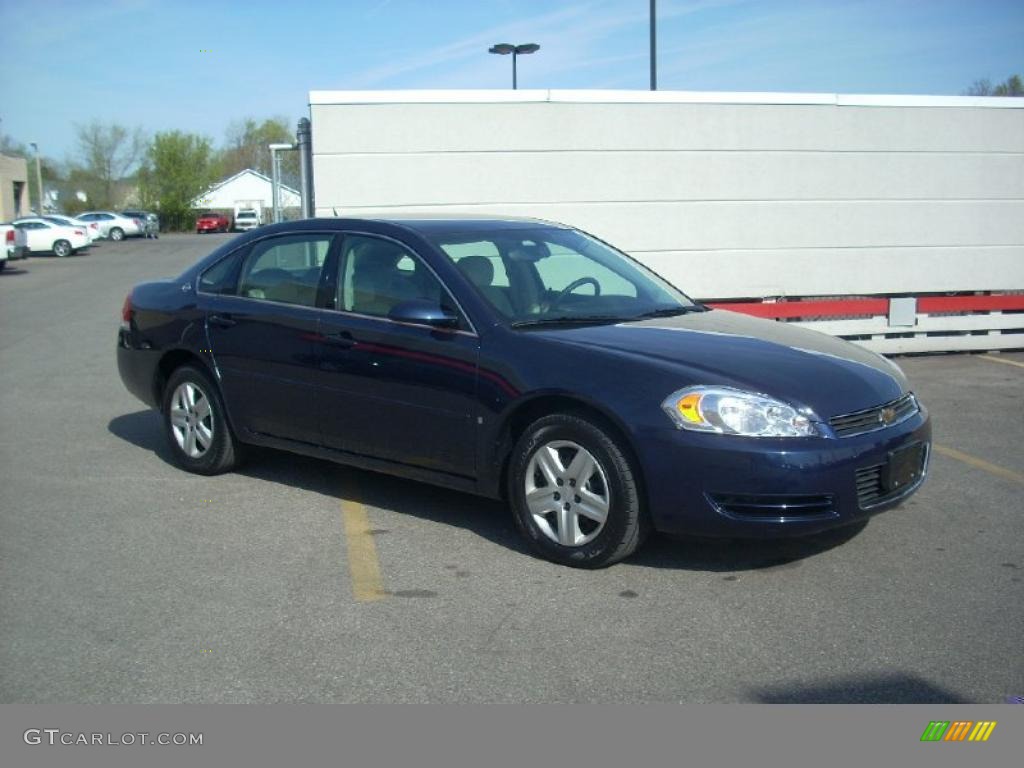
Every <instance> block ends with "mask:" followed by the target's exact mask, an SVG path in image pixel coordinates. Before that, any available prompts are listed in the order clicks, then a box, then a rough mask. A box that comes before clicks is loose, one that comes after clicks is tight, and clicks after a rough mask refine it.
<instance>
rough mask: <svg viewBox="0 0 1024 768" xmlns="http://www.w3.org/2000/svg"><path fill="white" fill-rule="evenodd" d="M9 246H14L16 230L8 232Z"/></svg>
mask: <svg viewBox="0 0 1024 768" xmlns="http://www.w3.org/2000/svg"><path fill="white" fill-rule="evenodd" d="M7 244H8V245H14V230H13V229H8V230H7Z"/></svg>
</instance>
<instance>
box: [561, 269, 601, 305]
mask: <svg viewBox="0 0 1024 768" xmlns="http://www.w3.org/2000/svg"><path fill="white" fill-rule="evenodd" d="M588 283H589V284H590V285H592V286H594V295H595V296H600V295H601V284H600V283H599V282H597V280H595V279H594V278H592V277H579V278H577V279H575V280H573V281H572V282H571V283H569V284H568V285H567V286H565V288H563V289H562V290H561V291H559V292H558V295H557V296H555V298H554V299H552V300H551V301H550V302H548V309H549V310H550V309H554V308H555V307H557V306H558V305H559V304H560V303H561V302H562V299H564V298H565V297H566V296H568V295H569V294H570V293H572V292H573V291H575V290H576V289H577V288H579V287H580V286H583V285H587V284H588Z"/></svg>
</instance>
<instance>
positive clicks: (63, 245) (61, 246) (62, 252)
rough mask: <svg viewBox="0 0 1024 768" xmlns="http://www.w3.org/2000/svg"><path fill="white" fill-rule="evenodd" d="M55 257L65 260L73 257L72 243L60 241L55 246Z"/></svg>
mask: <svg viewBox="0 0 1024 768" xmlns="http://www.w3.org/2000/svg"><path fill="white" fill-rule="evenodd" d="M53 255H54V256H60V257H61V258H64V257H65V256H70V255H71V243H69V242H68V241H67V240H58V241H57V242H55V243H54V244H53Z"/></svg>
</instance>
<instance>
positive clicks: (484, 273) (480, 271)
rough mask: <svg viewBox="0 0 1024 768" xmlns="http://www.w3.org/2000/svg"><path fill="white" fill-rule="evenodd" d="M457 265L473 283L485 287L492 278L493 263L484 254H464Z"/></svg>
mask: <svg viewBox="0 0 1024 768" xmlns="http://www.w3.org/2000/svg"><path fill="white" fill-rule="evenodd" d="M457 265H458V267H459V269H460V270H462V273H463V274H464V275H465V276H466V277H468V278H469V280H470V282H471V283H473V285H476V286H479V287H480V288H487V287H489V286H490V285H491V282H492V281H493V280H494V265H493V264H492V263H491V260H490V259H488V258H487V257H486V256H466V257H465V258H462V259H459V261H458V262H457Z"/></svg>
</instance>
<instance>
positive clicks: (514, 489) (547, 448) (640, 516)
mask: <svg viewBox="0 0 1024 768" xmlns="http://www.w3.org/2000/svg"><path fill="white" fill-rule="evenodd" d="M508 492H509V500H510V502H511V505H512V510H513V513H514V516H515V520H516V525H517V526H518V527H519V530H520V531H521V532H522V533H523V535H524V536H525V537H526V539H527V541H528V542H529V543H530V545H531V547H532V548H533V549H534V550H535V551H536V552H537V553H539V554H540V555H541V556H542V557H545V558H547V559H548V560H552V561H554V562H556V563H562V564H564V565H571V566H574V567H577V568H601V567H603V566H606V565H611V564H612V563H615V562H618V561H619V560H622V559H623V558H626V557H628V556H629V555H631V554H632V553H633V552H635V551H636V549H637V547H639V546H640V544H642V543H643V540H644V539H645V538H646V536H647V533H648V530H649V528H650V526H649V524H648V521H647V516H646V512H645V510H644V509H643V506H642V503H641V498H640V491H639V488H638V475H637V473H636V471H635V470H634V469H633V466H632V462H631V461H630V459H629V457H628V455H627V454H626V452H625V451H624V449H623V448H622V446H620V445H619V444H618V443H617V442H616V439H615V438H614V437H612V436H611V435H610V434H609V431H608V430H607V429H606V428H604V427H603V426H601V425H599V424H598V423H596V422H594V421H591V420H589V419H587V418H584V417H582V416H577V415H573V414H555V415H552V416H546V417H544V418H542V419H539V420H537V421H535V422H534V423H533V424H531V425H530V426H529V427H528V428H527V429H526V430H525V432H524V433H523V435H522V437H520V439H519V441H518V443H517V444H516V447H515V448H514V450H513V453H512V458H511V464H510V467H509V488H508Z"/></svg>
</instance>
